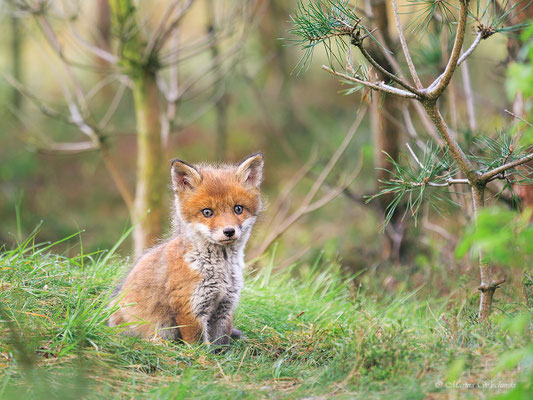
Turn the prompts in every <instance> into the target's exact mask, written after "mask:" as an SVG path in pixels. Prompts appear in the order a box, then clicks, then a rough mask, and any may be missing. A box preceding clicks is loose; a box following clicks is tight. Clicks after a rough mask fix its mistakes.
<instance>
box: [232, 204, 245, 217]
mask: <svg viewBox="0 0 533 400" xmlns="http://www.w3.org/2000/svg"><path fill="white" fill-rule="evenodd" d="M243 210H244V209H243V208H242V206H240V205H238V204H237V205H236V206H235V207H233V211H235V214H237V215H240V214H242V212H243Z"/></svg>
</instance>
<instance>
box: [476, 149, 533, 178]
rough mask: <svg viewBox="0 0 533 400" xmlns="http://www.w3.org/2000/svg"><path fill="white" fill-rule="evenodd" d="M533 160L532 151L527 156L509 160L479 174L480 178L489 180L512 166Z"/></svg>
mask: <svg viewBox="0 0 533 400" xmlns="http://www.w3.org/2000/svg"><path fill="white" fill-rule="evenodd" d="M531 160H533V153H530V154H528V155H527V156H524V157H522V158H519V159H518V160H514V161H512V162H509V163H507V164H504V165H501V166H499V167H497V168H494V169H492V170H490V171H488V172H485V173H483V174H481V175H480V176H479V180H480V181H483V182H487V181H488V180H490V179H491V178H494V177H495V176H497V175H498V174H501V173H503V172H505V171H507V170H509V169H511V168H515V167H518V166H519V165H522V164H525V163H527V162H528V161H531Z"/></svg>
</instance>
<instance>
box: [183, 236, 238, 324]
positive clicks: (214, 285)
mask: <svg viewBox="0 0 533 400" xmlns="http://www.w3.org/2000/svg"><path fill="white" fill-rule="evenodd" d="M186 259H187V261H188V262H189V265H190V266H191V268H192V269H194V270H196V271H198V272H199V273H200V275H201V276H202V279H201V281H200V282H199V283H198V285H197V287H196V289H195V290H194V292H193V296H192V299H191V303H192V304H191V305H192V309H193V312H194V313H195V314H196V315H197V316H198V317H206V318H208V319H209V318H211V317H212V315H213V313H214V312H215V311H216V310H217V308H218V306H219V304H221V302H222V301H224V302H225V303H228V304H229V305H230V307H231V309H232V310H233V309H234V308H235V307H236V306H237V303H238V301H239V296H240V292H241V289H242V285H243V278H242V271H243V267H244V260H243V256H242V254H239V252H237V251H235V250H232V249H230V248H222V247H219V246H217V247H213V248H206V249H205V251H201V252H200V251H195V252H191V253H190V254H188V256H187V257H186Z"/></svg>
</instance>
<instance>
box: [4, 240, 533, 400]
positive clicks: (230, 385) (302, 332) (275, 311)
mask: <svg viewBox="0 0 533 400" xmlns="http://www.w3.org/2000/svg"><path fill="white" fill-rule="evenodd" d="M49 251H50V248H49V246H43V245H41V246H36V245H34V244H33V238H31V239H29V240H28V241H27V242H25V243H24V244H22V245H20V246H19V247H18V248H17V249H15V250H10V251H3V252H1V253H0V301H1V303H0V320H1V323H0V398H1V399H21V398H28V399H29V398H31V399H40V398H45V399H50V398H57V399H68V398H73V399H74V398H75V399H79V398H81V397H84V398H88V399H92V398H94V399H100V398H132V397H135V398H157V399H218V398H220V399H226V398H230V399H256V398H272V399H284V398H290V399H300V398H315V399H321V398H324V399H326V398H327V399H329V398H338V399H351V398H365V399H373V398H376V399H377V398H379V399H382V398H385V399H386V398H391V399H404V398H405V399H422V398H427V397H431V398H448V397H452V398H453V397H459V398H464V397H472V398H486V397H492V396H496V395H498V394H499V393H503V392H505V391H506V390H505V389H491V388H475V389H467V388H463V387H447V386H454V384H455V386H458V385H463V384H467V383H474V384H476V383H479V382H485V381H492V382H499V383H504V384H506V383H512V382H518V383H519V382H522V381H523V385H524V386H523V389H524V390H525V391H523V392H520V393H518V396H525V397H523V398H528V396H530V395H531V383H530V382H527V381H526V379H528V377H529V375H528V374H527V373H526V372H527V371H528V368H530V367H531V361H532V357H531V355H532V354H533V351H531V352H530V353H527V354H526V355H527V356H528V357H529V359H528V358H527V357H525V356H524V354H525V353H524V351H525V350H524V349H526V348H528V346H531V335H530V332H531V318H530V316H529V314H527V313H518V311H520V310H521V309H522V308H523V307H524V306H523V305H522V306H521V305H520V303H518V302H516V303H511V302H509V303H506V304H507V306H506V307H505V309H503V308H502V307H500V308H501V309H500V310H499V311H497V312H495V313H494V316H493V322H492V324H491V325H479V324H477V323H476V322H475V321H474V319H473V318H472V316H473V315H474V314H475V304H476V302H475V299H466V300H465V301H463V302H459V303H457V302H451V301H450V300H448V299H433V298H430V297H429V295H430V293H431V292H429V294H428V295H422V292H421V291H418V292H417V291H415V292H402V293H376V292H375V291H372V292H371V291H370V290H369V289H368V290H367V289H365V287H360V286H359V285H356V284H355V281H354V280H353V279H348V278H347V277H346V276H344V275H343V274H342V273H341V272H340V270H339V268H338V267H337V266H335V265H334V264H331V265H328V263H326V262H320V261H317V264H316V265H315V266H312V267H309V268H292V269H286V270H283V271H277V272H276V271H275V268H273V265H272V263H271V264H270V265H269V266H267V267H266V268H263V269H262V270H260V271H256V272H252V273H250V274H249V275H248V276H247V277H246V282H245V288H244V290H243V294H242V298H241V303H240V306H239V309H238V312H237V315H236V326H237V327H239V328H240V329H241V330H242V331H243V332H244V334H245V335H246V339H244V340H240V341H237V342H235V343H234V344H233V345H232V347H231V348H230V350H228V351H227V352H225V353H223V354H219V355H213V354H211V353H209V351H208V349H206V348H205V347H203V346H200V345H198V346H189V345H185V344H178V343H172V342H161V341H160V342H155V341H145V340H141V339H137V338H132V337H126V336H123V335H121V334H120V333H119V332H118V331H117V330H116V329H113V328H109V327H107V326H106V324H105V321H106V319H107V317H108V315H109V310H107V308H106V304H107V302H108V301H109V292H110V289H111V288H112V286H113V283H114V282H115V281H116V280H117V279H118V278H119V277H120V276H121V274H122V273H123V271H124V269H125V268H127V265H126V262H125V261H124V260H121V259H120V258H119V257H116V256H112V252H110V253H107V254H104V253H101V254H92V255H91V254H89V255H83V256H79V257H74V258H69V257H64V256H60V255H55V254H51V253H49ZM370 278H371V277H370ZM365 286H366V285H365ZM523 353H524V354H523ZM502 354H503V355H504V356H505V357H507V358H505V357H502ZM513 357H514V358H513ZM502 360H503V361H502ZM528 360H529V361H528ZM528 362H529V364H528ZM528 366H529V367H528ZM500 367H501V368H500ZM440 382H444V383H443V385H442V386H440V387H438V386H439V383H440ZM527 390H529V392H527ZM521 393H522V394H521ZM524 393H525V394H524ZM510 395H516V393H515V392H512V393H511V394H510ZM512 398H521V397H512ZM529 398H531V397H529Z"/></svg>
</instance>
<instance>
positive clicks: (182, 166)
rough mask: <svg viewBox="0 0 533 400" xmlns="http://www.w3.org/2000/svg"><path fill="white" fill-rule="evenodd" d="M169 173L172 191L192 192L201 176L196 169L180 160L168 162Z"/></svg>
mask: <svg viewBox="0 0 533 400" xmlns="http://www.w3.org/2000/svg"><path fill="white" fill-rule="evenodd" d="M170 173H171V175H172V188H173V189H174V191H175V192H176V193H177V192H181V191H183V190H187V189H189V190H192V189H194V188H195V187H196V186H198V185H199V184H200V182H201V181H202V176H201V175H200V173H199V172H198V170H197V169H196V168H194V167H193V166H192V165H190V164H187V163H186V162H184V161H181V160H177V159H176V160H172V161H171V162H170Z"/></svg>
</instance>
